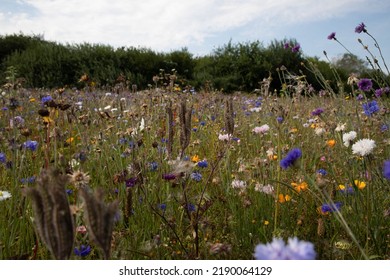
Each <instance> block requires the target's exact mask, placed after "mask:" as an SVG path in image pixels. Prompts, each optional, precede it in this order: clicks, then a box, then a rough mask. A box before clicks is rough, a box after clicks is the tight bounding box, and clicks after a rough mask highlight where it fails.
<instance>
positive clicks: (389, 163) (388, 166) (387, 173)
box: [383, 160, 390, 180]
mask: <svg viewBox="0 0 390 280" xmlns="http://www.w3.org/2000/svg"><path fill="white" fill-rule="evenodd" d="M383 176H384V177H385V178H386V179H387V180H390V160H386V161H385V162H384V163H383Z"/></svg>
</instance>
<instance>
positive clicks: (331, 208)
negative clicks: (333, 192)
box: [321, 202, 343, 213]
mask: <svg viewBox="0 0 390 280" xmlns="http://www.w3.org/2000/svg"><path fill="white" fill-rule="evenodd" d="M342 205H343V204H342V203H341V202H335V203H333V204H326V203H325V204H323V205H322V206H321V211H322V212H323V213H328V212H335V211H339V210H340V208H341V206H342Z"/></svg>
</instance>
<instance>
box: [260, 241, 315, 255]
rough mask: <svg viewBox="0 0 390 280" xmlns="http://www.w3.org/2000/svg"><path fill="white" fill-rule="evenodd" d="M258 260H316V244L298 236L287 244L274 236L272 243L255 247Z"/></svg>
mask: <svg viewBox="0 0 390 280" xmlns="http://www.w3.org/2000/svg"><path fill="white" fill-rule="evenodd" d="M254 257H255V259H256V260H314V259H315V257H316V252H315V250H314V245H313V243H311V242H308V241H302V240H299V239H298V238H297V237H294V238H289V239H288V242H287V244H286V243H285V242H284V241H283V239H281V238H275V237H274V238H273V239H272V242H271V243H267V244H258V245H257V246H256V247H255V253H254Z"/></svg>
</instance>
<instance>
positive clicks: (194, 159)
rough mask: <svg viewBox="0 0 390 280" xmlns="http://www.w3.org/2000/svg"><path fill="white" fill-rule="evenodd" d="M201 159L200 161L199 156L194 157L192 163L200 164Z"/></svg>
mask: <svg viewBox="0 0 390 280" xmlns="http://www.w3.org/2000/svg"><path fill="white" fill-rule="evenodd" d="M199 160H200V159H199V156H198V155H193V156H192V157H191V161H192V162H195V163H196V162H198V161H199Z"/></svg>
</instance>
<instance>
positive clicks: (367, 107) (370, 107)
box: [362, 100, 379, 117]
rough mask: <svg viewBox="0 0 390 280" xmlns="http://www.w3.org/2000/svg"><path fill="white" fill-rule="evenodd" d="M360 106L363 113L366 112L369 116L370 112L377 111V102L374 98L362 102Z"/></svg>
mask: <svg viewBox="0 0 390 280" xmlns="http://www.w3.org/2000/svg"><path fill="white" fill-rule="evenodd" d="M362 106H363V110H364V114H366V115H367V116H369V117H370V116H371V115H372V114H374V113H376V112H378V111H379V106H378V103H377V102H376V100H373V101H371V102H368V103H364V104H363V105H362Z"/></svg>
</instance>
